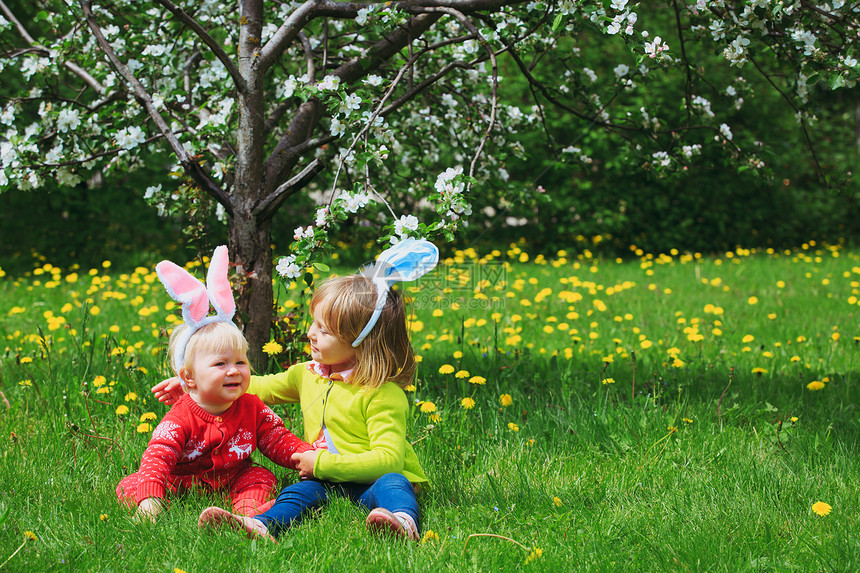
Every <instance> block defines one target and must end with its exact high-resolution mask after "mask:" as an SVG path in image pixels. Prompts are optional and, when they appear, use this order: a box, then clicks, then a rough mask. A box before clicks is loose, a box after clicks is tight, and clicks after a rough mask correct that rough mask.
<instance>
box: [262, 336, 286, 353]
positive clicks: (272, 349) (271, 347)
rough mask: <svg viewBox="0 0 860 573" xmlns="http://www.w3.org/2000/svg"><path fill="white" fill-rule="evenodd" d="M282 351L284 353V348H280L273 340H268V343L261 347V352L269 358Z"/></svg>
mask: <svg viewBox="0 0 860 573" xmlns="http://www.w3.org/2000/svg"><path fill="white" fill-rule="evenodd" d="M283 351H284V347H283V346H281V345H280V344H278V343H277V342H276V341H274V340H270V341H269V342H267V343H266V344H264V345H263V352H265V353H266V354H267V355H269V356H272V355H275V354H280V353H281V352H283Z"/></svg>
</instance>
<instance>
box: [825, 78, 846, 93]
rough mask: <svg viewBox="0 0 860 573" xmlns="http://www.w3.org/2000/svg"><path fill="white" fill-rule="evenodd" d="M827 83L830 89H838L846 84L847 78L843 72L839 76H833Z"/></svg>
mask: <svg viewBox="0 0 860 573" xmlns="http://www.w3.org/2000/svg"><path fill="white" fill-rule="evenodd" d="M827 85H829V86H830V89H832V90H838V89H839V88H841V87H842V86H843V85H845V78H844V77H843V76H842V74H839V75H838V76H832V77H831V78H830V80H829V81H828V82H827Z"/></svg>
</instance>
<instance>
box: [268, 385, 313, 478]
mask: <svg viewBox="0 0 860 573" xmlns="http://www.w3.org/2000/svg"><path fill="white" fill-rule="evenodd" d="M257 403H258V404H259V409H258V413H257V447H259V449H260V452H262V454H263V455H264V456H266V457H267V458H269V459H270V460H272V461H273V462H275V463H276V464H279V465H282V466H284V467H288V468H290V469H296V463H295V462H294V461H293V460H292V457H293V454H296V453H301V452H306V451H308V450H311V449H313V446H311V445H310V444H308V443H307V442H303V441H302V440H300V439H299V438H298V437H297V436H296V435H295V434H293V433H292V432H290V431H289V430H287V428H286V427H285V426H284V421H283V420H281V418H280V417H279V416H278V415H277V414H275V413H274V412H273V411H272V409H271V408H269V407H268V406H266V405H264V404H263V403H261V402H259V401H258V402H257Z"/></svg>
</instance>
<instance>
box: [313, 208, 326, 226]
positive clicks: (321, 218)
mask: <svg viewBox="0 0 860 573" xmlns="http://www.w3.org/2000/svg"><path fill="white" fill-rule="evenodd" d="M327 218H328V207H322V208H320V209H317V214H316V225H317V227H325V226H326V219H327Z"/></svg>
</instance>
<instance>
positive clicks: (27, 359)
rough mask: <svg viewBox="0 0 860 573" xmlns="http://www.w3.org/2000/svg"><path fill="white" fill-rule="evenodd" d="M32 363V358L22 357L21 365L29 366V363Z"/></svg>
mask: <svg viewBox="0 0 860 573" xmlns="http://www.w3.org/2000/svg"><path fill="white" fill-rule="evenodd" d="M32 361H33V359H32V358H30V357H29V356H24V357H22V358H21V364H29V363H31V362H32Z"/></svg>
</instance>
